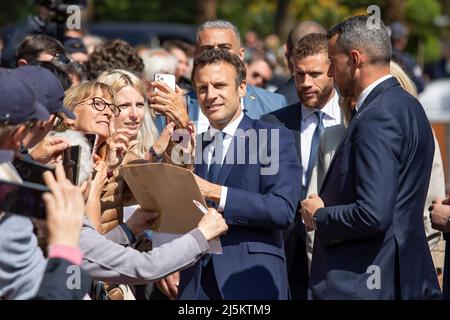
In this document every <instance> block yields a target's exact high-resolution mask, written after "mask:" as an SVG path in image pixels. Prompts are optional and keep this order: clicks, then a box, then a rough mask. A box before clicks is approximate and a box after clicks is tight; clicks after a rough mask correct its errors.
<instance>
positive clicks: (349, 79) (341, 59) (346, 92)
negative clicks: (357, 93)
mask: <svg viewBox="0 0 450 320" xmlns="http://www.w3.org/2000/svg"><path fill="white" fill-rule="evenodd" d="M337 38H338V35H334V36H333V37H332V38H331V39H330V40H329V41H328V57H329V59H330V68H329V69H328V76H329V77H333V78H334V82H335V84H336V86H337V87H338V89H339V94H340V95H342V96H345V97H352V96H354V76H353V72H352V67H351V65H350V59H349V56H348V55H346V54H344V53H343V52H340V51H339V50H338V48H337V45H336V41H337Z"/></svg>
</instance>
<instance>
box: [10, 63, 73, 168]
mask: <svg viewBox="0 0 450 320" xmlns="http://www.w3.org/2000/svg"><path fill="white" fill-rule="evenodd" d="M13 72H14V74H15V75H16V76H17V77H18V78H20V79H21V80H23V81H24V82H25V83H27V84H28V85H29V86H30V88H31V89H32V90H33V92H34V94H35V96H36V99H37V100H38V102H39V103H41V104H42V105H43V106H44V107H45V108H46V109H47V110H48V112H49V113H50V117H49V119H48V120H46V121H38V122H37V123H36V125H35V126H34V127H33V129H32V130H30V131H29V132H28V134H27V135H26V136H25V138H24V139H23V147H22V153H24V154H25V155H26V154H28V151H27V149H31V151H30V153H29V156H30V157H31V158H32V159H33V160H35V161H38V162H41V163H48V162H50V161H52V160H56V159H57V158H58V157H59V156H60V154H61V153H62V151H64V150H65V149H66V148H68V147H69V145H70V144H69V143H68V141H65V140H64V139H63V138H60V137H46V135H47V134H48V132H49V131H50V130H51V129H52V128H53V127H54V126H57V125H58V124H59V123H61V121H62V119H63V116H66V117H68V118H70V119H75V115H74V114H73V112H71V111H70V110H68V109H66V108H65V107H64V106H63V99H64V90H63V88H62V86H61V84H60V82H59V81H58V79H56V77H55V76H54V75H53V74H52V73H51V72H50V71H48V70H47V69H45V68H41V67H37V66H22V67H19V68H17V69H15V70H14V71H13Z"/></svg>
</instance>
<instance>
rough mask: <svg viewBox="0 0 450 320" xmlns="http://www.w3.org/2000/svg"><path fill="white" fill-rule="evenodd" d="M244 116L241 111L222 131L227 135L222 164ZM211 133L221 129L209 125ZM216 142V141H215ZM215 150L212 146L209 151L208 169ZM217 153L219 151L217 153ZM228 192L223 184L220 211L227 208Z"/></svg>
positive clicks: (223, 145)
mask: <svg viewBox="0 0 450 320" xmlns="http://www.w3.org/2000/svg"><path fill="white" fill-rule="evenodd" d="M242 118H244V112H241V114H240V115H239V117H237V118H236V119H234V120H233V121H231V122H230V123H229V124H227V126H226V127H225V128H223V130H222V132H224V133H226V135H225V137H224V138H223V144H222V148H223V149H222V159H221V161H220V163H221V164H223V162H224V159H225V156H226V154H227V151H228V148H229V147H230V144H231V141H233V136H234V134H235V133H236V130H237V128H238V126H239V123H241V121H242ZM208 130H209V135H210V137H214V135H215V134H216V133H217V132H219V131H220V130H218V129H216V128H213V127H209V129H208ZM213 143H214V142H213ZM213 152H214V148H210V149H209V151H208V170H209V164H210V163H211V160H212V155H213ZM215 154H217V152H216V153H215ZM227 193H228V188H227V187H224V186H222V190H221V192H220V203H219V207H218V208H217V210H218V211H223V210H224V208H225V204H226V201H227Z"/></svg>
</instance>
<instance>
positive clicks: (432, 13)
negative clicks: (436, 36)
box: [405, 0, 441, 31]
mask: <svg viewBox="0 0 450 320" xmlns="http://www.w3.org/2000/svg"><path fill="white" fill-rule="evenodd" d="M440 12H441V6H440V4H439V2H437V1H436V0H407V1H406V6H405V15H406V19H407V20H408V21H409V22H410V23H411V24H412V25H414V26H417V27H418V31H419V30H420V29H421V28H425V29H427V28H429V27H430V26H432V24H433V19H434V18H435V17H436V16H437V15H439V14H440Z"/></svg>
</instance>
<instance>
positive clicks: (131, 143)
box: [128, 140, 139, 149]
mask: <svg viewBox="0 0 450 320" xmlns="http://www.w3.org/2000/svg"><path fill="white" fill-rule="evenodd" d="M138 143H139V141H138V140H133V141H131V142H130V144H129V145H128V149H131V148H133V147H135V146H137V144H138Z"/></svg>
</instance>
